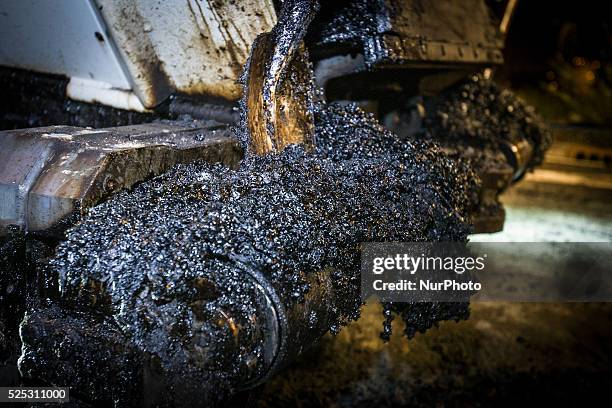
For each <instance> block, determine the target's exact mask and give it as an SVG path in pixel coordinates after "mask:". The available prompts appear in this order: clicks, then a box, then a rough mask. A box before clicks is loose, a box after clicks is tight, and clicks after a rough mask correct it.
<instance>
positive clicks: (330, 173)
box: [22, 105, 477, 402]
mask: <svg viewBox="0 0 612 408" xmlns="http://www.w3.org/2000/svg"><path fill="white" fill-rule="evenodd" d="M316 125H317V136H316V146H315V150H314V152H313V153H311V154H310V153H306V152H305V151H304V150H303V148H302V147H300V146H290V147H289V148H287V149H286V150H285V151H283V152H282V153H280V154H278V155H268V156H266V157H250V158H249V159H248V160H245V161H244V163H243V165H242V166H241V167H240V168H239V169H237V170H231V169H228V168H226V167H223V166H221V165H212V164H208V163H193V164H190V165H181V166H178V167H176V168H174V169H173V170H172V171H170V172H168V173H167V174H165V175H163V176H160V177H157V178H155V179H152V180H150V181H147V182H144V183H142V184H141V185H139V186H138V187H136V188H135V189H134V190H133V191H125V192H122V193H119V194H118V195H117V196H115V197H113V198H112V199H110V200H109V201H108V202H106V203H104V204H102V205H100V206H97V207H95V208H93V209H92V210H91V211H90V212H89V214H88V215H87V216H86V217H85V218H84V219H83V220H82V221H81V222H80V223H79V224H78V225H77V226H75V227H74V228H73V229H71V230H70V231H69V232H68V234H67V239H66V241H64V242H62V243H61V244H60V246H59V247H58V250H57V253H56V255H55V257H54V259H53V260H52V261H51V269H52V271H51V273H54V274H57V275H58V277H59V279H60V282H61V289H62V293H63V297H62V302H64V307H66V308H67V309H72V310H87V309H89V310H90V311H91V312H92V313H93V315H94V316H97V318H98V319H100V320H109V319H110V321H112V323H113V324H114V325H116V327H117V328H118V330H119V331H120V332H121V333H122V335H123V336H125V338H126V339H127V341H129V342H130V343H131V344H132V345H134V347H136V348H137V349H139V350H141V351H142V352H143V353H146V354H147V355H150V356H153V358H154V359H155V361H156V364H159V366H161V367H162V368H161V371H163V372H164V373H165V375H167V376H169V377H172V378H177V379H181V381H182V382H184V383H183V384H181V386H182V387H187V388H189V384H185V383H188V382H189V380H186V379H188V378H190V379H192V381H193V386H194V387H196V386H199V387H197V388H194V389H199V391H198V393H196V394H194V395H197V394H199V395H197V397H198V398H204V400H208V401H211V402H214V401H217V402H218V401H219V400H221V399H222V398H223V396H224V394H225V392H224V391H227V392H230V391H231V390H232V389H234V388H235V387H237V386H239V385H240V383H241V382H244V381H246V380H249V379H252V378H254V377H257V376H260V375H262V374H263V373H262V370H264V369H265V367H263V364H258V363H257V362H258V361H261V360H262V354H263V353H264V352H265V350H264V347H265V344H264V339H263V338H264V329H263V328H262V327H261V326H259V325H257V324H254V323H253V316H258V314H261V311H262V305H261V302H260V300H259V299H258V298H257V293H258V292H257V288H256V286H257V284H256V283H255V280H254V279H250V278H249V277H250V276H251V275H252V273H253V271H257V272H258V273H259V274H260V276H263V277H264V278H265V280H266V281H268V282H270V284H271V285H272V286H273V287H274V288H275V290H276V292H277V293H278V296H279V298H280V299H282V302H283V303H284V304H285V306H286V307H287V308H291V307H292V306H293V305H296V304H299V303H300V302H302V301H303V299H304V297H305V296H306V294H307V293H308V291H309V290H310V289H311V286H310V284H309V283H308V278H309V276H310V275H311V274H313V273H316V272H318V271H321V270H323V269H331V270H332V271H333V273H332V274H331V276H332V284H333V286H334V293H337V294H338V295H337V296H335V297H334V298H333V303H334V304H333V305H332V307H331V309H332V310H333V312H334V314H335V318H334V319H333V321H331V322H330V324H329V327H328V328H329V329H330V330H331V331H332V332H337V331H338V330H339V329H340V327H341V325H343V324H346V323H347V322H349V321H351V320H353V319H356V318H357V317H358V316H359V308H360V306H361V300H360V298H359V282H360V281H359V255H360V253H359V249H360V246H359V243H360V242H365V241H464V240H465V239H466V236H467V233H468V232H469V219H468V215H467V214H468V211H467V209H468V208H470V206H471V205H472V201H473V199H474V196H475V194H476V189H477V183H476V180H477V177H476V176H475V175H474V173H473V172H472V170H471V169H470V168H469V167H468V166H467V164H466V163H463V162H462V161H460V160H456V159H450V158H448V157H446V156H445V155H444V154H443V153H442V152H441V151H440V150H439V148H438V147H436V145H435V144H433V143H430V142H425V141H424V142H411V141H402V140H399V139H398V138H397V137H396V136H395V135H394V134H392V133H391V132H388V131H386V130H384V129H383V128H382V126H380V125H379V124H378V123H377V122H376V121H375V120H373V118H372V117H370V116H368V115H366V114H365V113H363V112H362V111H360V110H359V109H358V108H356V107H354V106H349V107H340V106H337V105H331V106H329V107H320V108H319V109H318V111H317V112H316ZM389 310H393V311H394V312H397V313H399V314H400V315H401V316H402V317H403V318H404V319H405V320H406V323H407V325H408V327H410V329H407V334H408V335H412V334H414V332H415V331H417V330H421V331H422V330H425V329H426V328H427V327H430V326H431V325H432V324H434V323H435V322H436V321H438V320H440V319H447V318H464V317H466V315H467V305H466V304H444V305H442V304H433V305H425V304H414V305H410V304H405V305H403V306H402V307H401V308H400V307H399V306H397V305H396V306H393V307H391V308H389ZM311 318H313V319H314V320H316V318H317V317H316V315H314V316H311ZM311 324H316V322H311ZM388 329H389V328H387V330H388ZM236 330H237V331H239V332H240V335H236ZM387 334H388V333H387ZM27 342H28V341H27V339H26V343H27ZM236 343H238V344H236ZM306 346H307V345H306ZM27 349H28V348H27V345H26V350H27ZM22 358H23V362H22V366H29V367H40V366H44V364H45V362H44V361H42V360H44V358H45V357H44V356H42V355H37V354H36V353H35V352H33V353H27V352H26V353H24V354H23V356H22ZM28 359H31V361H28ZM37 359H40V360H37ZM204 381H207V382H208V384H209V385H210V387H209V386H207V387H202V384H203V382H204ZM174 385H175V386H176V385H177V384H174ZM194 398H195V397H194Z"/></svg>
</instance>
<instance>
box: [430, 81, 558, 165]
mask: <svg viewBox="0 0 612 408" xmlns="http://www.w3.org/2000/svg"><path fill="white" fill-rule="evenodd" d="M426 111H427V115H426V118H425V121H424V129H425V130H426V132H424V135H423V136H425V137H427V136H428V137H430V138H433V139H435V140H436V141H438V142H439V143H442V144H443V145H445V146H446V145H448V146H451V147H452V148H453V149H455V150H459V151H461V152H462V154H463V155H464V156H469V157H470V158H471V160H472V161H473V163H474V165H477V166H479V167H483V166H484V167H487V166H488V167H491V166H495V165H496V164H497V165H499V164H501V163H507V160H506V158H505V157H504V156H503V154H502V155H501V156H500V154H501V150H500V144H502V143H503V142H508V143H510V144H514V145H517V144H520V143H521V141H523V140H524V141H526V142H527V143H528V144H529V146H530V147H531V148H532V149H533V152H532V155H531V158H530V160H529V161H528V162H527V166H526V169H525V170H527V171H529V170H532V169H534V168H535V167H537V166H538V165H540V164H541V163H542V160H543V158H544V153H545V152H546V150H548V148H549V147H550V144H551V142H552V136H551V133H550V131H549V130H548V128H547V127H546V126H545V125H544V123H543V121H542V120H541V118H540V117H539V116H538V115H537V114H536V113H535V112H534V109H533V107H532V106H529V105H528V104H526V103H525V102H524V101H523V100H521V99H520V98H519V97H517V96H516V95H515V94H514V93H513V92H512V91H510V90H508V89H502V88H500V87H499V86H498V85H497V84H496V83H495V82H493V81H491V80H489V79H485V78H484V77H483V75H480V74H478V75H473V76H472V77H470V78H468V79H467V80H465V81H463V82H462V83H460V84H458V85H457V86H454V87H451V88H450V89H448V90H447V91H446V92H444V93H443V94H442V95H439V96H436V97H435V98H431V99H430V100H429V101H428V102H427V103H426ZM469 147H476V149H470V148H469Z"/></svg>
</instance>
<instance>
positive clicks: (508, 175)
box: [0, 0, 550, 406]
mask: <svg viewBox="0 0 612 408" xmlns="http://www.w3.org/2000/svg"><path fill="white" fill-rule="evenodd" d="M515 5H516V2H515V1H513V0H510V1H507V2H506V1H485V0H463V1H461V2H457V1H452V0H442V1H429V0H355V1H334V2H321V3H320V4H319V2H317V1H314V0H313V1H309V0H285V1H284V2H274V1H272V0H239V1H231V2H230V1H227V2H225V1H205V0H166V1H148V0H68V1H62V2H49V1H44V0H28V1H22V0H19V1H18V0H9V1H4V2H2V4H1V5H0V38H1V40H0V87H1V89H2V96H1V97H0V99H1V100H0V106H1V109H0V113H1V115H2V116H1V117H0V129H2V131H0V243H1V245H2V246H1V249H0V302H2V307H1V309H0V357H1V358H2V361H3V366H2V368H0V375H1V376H2V378H3V382H9V383H11V384H22V383H24V382H26V383H28V384H38V383H40V384H51V385H57V386H70V387H71V396H73V397H75V398H77V399H79V400H82V401H84V402H88V403H96V404H97V403H99V404H107V403H113V404H115V405H119V406H123V405H143V404H144V405H185V404H187V403H199V404H211V405H214V404H219V403H221V402H223V401H225V400H226V399H227V398H229V397H230V396H231V395H232V394H233V393H235V392H238V391H241V390H246V389H249V388H252V387H254V386H256V385H258V384H261V383H262V382H264V381H265V380H266V379H267V378H269V377H270V376H271V375H273V374H274V373H276V372H278V371H279V370H281V369H282V367H283V366H284V365H285V364H287V363H288V362H290V361H291V360H292V359H294V358H295V357H296V356H297V355H299V354H300V353H301V352H302V351H303V350H305V349H306V348H308V347H309V346H310V345H312V344H313V343H314V342H316V341H317V339H319V338H320V337H321V336H322V335H323V334H325V333H326V332H328V331H332V332H336V331H338V330H339V329H340V327H341V326H342V325H343V324H346V323H348V322H350V321H351V320H354V319H356V318H358V316H359V308H360V306H361V300H360V297H359V293H360V292H359V275H358V274H359V243H360V242H365V241H377V240H378V241H383V240H388V241H392V240H395V241H402V240H404V241H450V240H453V241H454V240H458V241H465V240H466V237H467V234H469V233H472V232H493V231H498V230H500V229H501V228H502V227H503V220H504V210H503V207H502V205H501V204H500V203H499V201H498V196H499V194H500V193H501V192H503V191H504V190H505V189H506V188H507V187H508V186H510V185H511V184H512V183H514V182H516V181H518V180H520V179H521V177H522V176H523V175H524V174H525V172H526V171H529V170H530V169H531V168H533V167H534V166H535V165H537V164H539V163H540V162H541V159H542V155H543V152H544V151H545V149H546V148H547V146H548V144H549V142H550V138H549V135H548V133H547V131H546V130H545V129H544V128H543V127H542V126H541V125H540V123H539V120H538V118H537V117H536V116H535V115H534V114H533V112H532V111H531V109H530V108H529V107H528V106H525V105H524V104H523V103H522V102H521V101H520V100H519V99H517V98H516V97H515V96H514V95H513V94H512V93H511V92H509V91H507V90H504V89H501V88H499V87H498V86H497V85H495V83H494V82H493V81H492V79H491V77H492V75H493V73H494V71H495V67H496V66H498V65H500V64H502V63H503V56H502V49H503V43H504V36H505V33H506V31H507V29H508V27H509V23H510V20H511V17H512V12H513V9H514V7H515ZM467 312H468V309H467V304H466V303H447V304H441V303H440V304H437V303H435V304H434V303H431V304H427V303H419V304H417V303H415V304H405V305H397V304H396V305H392V304H388V305H385V316H384V317H383V318H384V319H383V318H381V321H383V320H384V325H382V326H381V327H384V329H385V333H383V337H384V336H388V334H389V333H388V331H389V330H390V322H391V320H392V318H393V316H396V315H397V316H400V317H401V318H402V319H404V321H405V322H406V327H407V329H406V334H407V335H408V336H409V337H410V336H412V335H414V333H415V332H417V331H424V330H426V329H427V328H428V327H431V326H432V325H433V324H435V323H436V322H437V321H439V320H444V319H461V318H465V317H467Z"/></svg>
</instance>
